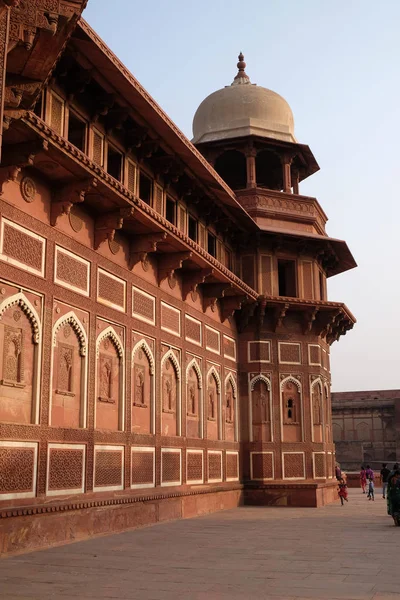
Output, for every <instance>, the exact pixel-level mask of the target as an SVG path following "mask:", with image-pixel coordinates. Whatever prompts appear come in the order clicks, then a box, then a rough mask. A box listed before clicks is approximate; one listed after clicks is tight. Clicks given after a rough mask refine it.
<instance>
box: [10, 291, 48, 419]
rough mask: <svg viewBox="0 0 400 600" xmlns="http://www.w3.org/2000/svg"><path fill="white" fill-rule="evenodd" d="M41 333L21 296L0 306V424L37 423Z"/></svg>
mask: <svg viewBox="0 0 400 600" xmlns="http://www.w3.org/2000/svg"><path fill="white" fill-rule="evenodd" d="M41 344H42V329H41V324H40V319H39V315H38V314H37V312H36V310H35V308H34V307H33V305H32V304H31V303H30V301H29V300H28V298H27V297H26V296H25V295H24V294H23V293H22V292H20V293H18V294H15V295H14V296H11V297H9V298H7V299H5V300H3V302H1V303H0V348H1V349H2V360H0V422H1V421H3V422H9V423H34V424H37V423H39V403H40V373H41Z"/></svg>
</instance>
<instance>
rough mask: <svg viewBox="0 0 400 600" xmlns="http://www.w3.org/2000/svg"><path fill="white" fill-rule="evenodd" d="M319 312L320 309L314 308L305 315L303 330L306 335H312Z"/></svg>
mask: <svg viewBox="0 0 400 600" xmlns="http://www.w3.org/2000/svg"><path fill="white" fill-rule="evenodd" d="M318 310H319V309H318V308H314V309H313V310H311V311H307V312H306V313H305V315H304V328H303V332H304V334H307V333H311V330H312V327H313V323H314V321H315V319H316V318H317V314H318Z"/></svg>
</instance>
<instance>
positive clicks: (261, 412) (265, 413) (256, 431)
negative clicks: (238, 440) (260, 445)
mask: <svg viewBox="0 0 400 600" xmlns="http://www.w3.org/2000/svg"><path fill="white" fill-rule="evenodd" d="M250 390H251V408H252V430H253V442H270V441H271V414H270V413H271V391H270V390H271V384H270V382H269V379H267V378H266V377H258V378H256V379H255V380H254V381H253V382H252V383H251V386H250Z"/></svg>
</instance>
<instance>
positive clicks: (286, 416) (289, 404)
mask: <svg viewBox="0 0 400 600" xmlns="http://www.w3.org/2000/svg"><path fill="white" fill-rule="evenodd" d="M300 389H301V388H300V383H296V380H292V379H287V380H284V381H282V383H281V403H282V434H283V435H282V438H283V441H284V442H300V441H301V440H302V425H301V393H300Z"/></svg>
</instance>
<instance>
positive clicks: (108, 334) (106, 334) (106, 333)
mask: <svg viewBox="0 0 400 600" xmlns="http://www.w3.org/2000/svg"><path fill="white" fill-rule="evenodd" d="M106 338H109V339H110V340H111V341H112V343H113V344H114V347H115V349H116V351H117V354H118V358H119V362H120V368H119V396H120V397H119V419H118V420H119V431H124V428H125V352H124V348H123V346H122V343H121V339H120V337H119V336H118V334H117V332H116V331H115V329H114V327H112V326H111V325H109V326H108V327H106V329H104V330H103V331H101V332H100V333H99V335H98V336H97V339H96V393H95V398H97V386H98V381H97V380H98V377H97V368H98V359H99V352H100V344H101V342H102V341H103V340H105V339H106ZM96 404H97V403H96V402H95V406H96ZM94 425H95V427H96V409H95V416H94Z"/></svg>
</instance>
